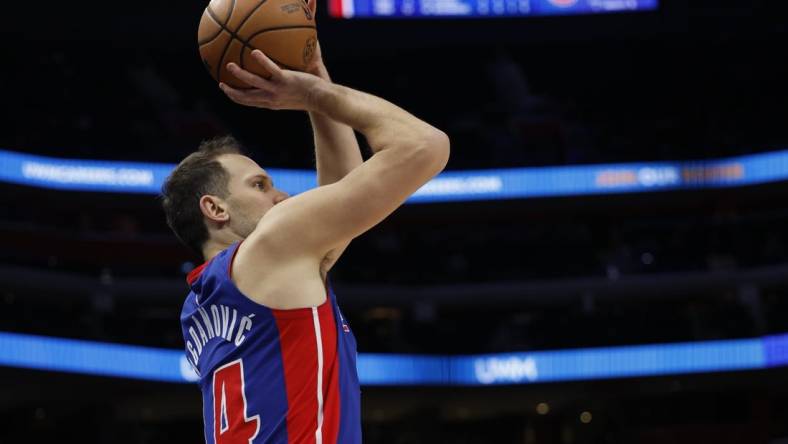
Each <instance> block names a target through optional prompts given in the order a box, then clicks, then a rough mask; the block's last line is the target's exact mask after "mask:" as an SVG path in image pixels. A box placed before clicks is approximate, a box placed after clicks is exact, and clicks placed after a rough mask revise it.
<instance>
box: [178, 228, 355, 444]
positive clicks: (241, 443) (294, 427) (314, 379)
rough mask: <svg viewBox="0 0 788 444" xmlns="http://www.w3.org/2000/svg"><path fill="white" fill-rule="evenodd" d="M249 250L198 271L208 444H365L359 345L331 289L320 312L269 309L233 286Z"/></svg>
mask: <svg viewBox="0 0 788 444" xmlns="http://www.w3.org/2000/svg"><path fill="white" fill-rule="evenodd" d="M239 245H240V243H237V244H234V245H233V246H231V247H229V248H227V249H226V250H224V251H222V252H221V253H219V254H218V255H216V256H215V257H214V258H213V259H212V260H210V261H209V262H206V263H205V264H203V265H201V266H200V267H198V268H197V269H195V270H194V271H192V272H191V273H190V274H189V277H188V279H187V281H188V282H189V285H190V287H191V292H190V293H189V295H188V296H187V297H186V302H185V303H184V305H183V311H182V312H181V327H182V330H183V338H184V341H185V343H186V358H187V359H188V361H189V363H190V364H191V365H192V367H194V369H195V370H196V371H197V373H198V375H199V376H200V380H199V384H200V389H201V391H202V400H203V419H204V421H205V440H206V443H207V444H312V443H314V444H360V443H361V412H360V401H361V399H360V397H361V395H360V393H361V392H360V389H359V382H358V373H357V371H356V340H355V338H354V337H353V333H352V332H351V331H350V328H349V327H348V325H347V322H346V321H345V320H344V318H343V317H342V313H340V311H339V306H338V305H337V302H336V296H335V295H334V294H333V291H331V289H330V286H327V288H326V293H327V296H326V301H325V303H323V304H322V305H320V306H318V307H311V308H300V309H294V310H274V309H271V308H268V307H265V306H263V305H260V304H258V303H256V302H254V301H252V300H251V299H249V298H247V297H246V296H244V295H243V294H242V293H241V292H240V290H238V288H237V287H236V286H235V284H234V283H233V281H232V280H231V279H230V270H231V265H232V260H233V258H234V256H235V252H236V251H237V249H238V246H239Z"/></svg>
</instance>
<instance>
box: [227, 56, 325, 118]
mask: <svg viewBox="0 0 788 444" xmlns="http://www.w3.org/2000/svg"><path fill="white" fill-rule="evenodd" d="M252 57H254V59H255V60H256V61H257V62H258V63H260V65H262V67H263V68H265V70H266V71H268V72H269V73H271V77H269V78H267V79H266V78H263V77H261V76H259V75H257V74H254V73H252V72H249V71H247V70H245V69H243V68H241V67H240V66H238V65H236V64H235V63H229V64H228V65H227V70H228V71H230V73H231V74H232V75H234V76H235V77H237V78H238V79H239V80H241V81H242V82H244V83H246V84H247V85H249V86H251V87H252V89H236V88H233V87H231V86H229V85H227V84H225V83H220V84H219V88H221V89H222V91H224V93H225V94H227V97H229V98H230V99H231V100H232V101H233V102H235V103H239V104H241V105H246V106H254V107H257V108H267V109H274V110H279V109H290V110H302V111H309V110H310V100H311V97H310V96H311V93H312V92H313V90H314V88H315V87H316V86H317V84H318V83H319V82H321V81H322V80H320V78H318V77H316V76H314V75H312V74H307V73H303V72H298V71H290V70H287V69H282V68H280V67H279V65H277V64H276V63H274V62H273V61H272V60H271V59H270V58H268V57H267V56H266V55H265V54H263V52H262V51H260V50H257V49H256V50H254V51H252Z"/></svg>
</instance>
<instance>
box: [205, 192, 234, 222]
mask: <svg viewBox="0 0 788 444" xmlns="http://www.w3.org/2000/svg"><path fill="white" fill-rule="evenodd" d="M200 211H201V212H202V214H203V216H205V217H207V218H208V220H211V221H213V222H216V223H218V224H222V223H224V222H227V221H228V220H230V214H229V213H228V212H227V207H226V205H225V203H224V201H223V200H222V199H221V198H219V197H216V196H211V195H205V196H203V197H201V198H200Z"/></svg>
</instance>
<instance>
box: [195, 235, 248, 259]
mask: <svg viewBox="0 0 788 444" xmlns="http://www.w3.org/2000/svg"><path fill="white" fill-rule="evenodd" d="M240 240H243V238H241V237H240V236H235V235H232V236H227V237H226V238H224V237H223V238H221V239H210V240H208V241H207V242H205V245H203V247H202V257H203V258H204V259H205V262H208V261H209V260H211V259H213V257H214V256H216V255H217V254H219V253H221V252H222V250H225V249H227V247H229V246H230V245H232V244H234V243H236V242H238V241H240Z"/></svg>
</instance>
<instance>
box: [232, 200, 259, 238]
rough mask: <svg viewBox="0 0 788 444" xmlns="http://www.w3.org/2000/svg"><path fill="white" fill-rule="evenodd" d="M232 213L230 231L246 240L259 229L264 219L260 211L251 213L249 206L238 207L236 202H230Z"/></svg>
mask: <svg viewBox="0 0 788 444" xmlns="http://www.w3.org/2000/svg"><path fill="white" fill-rule="evenodd" d="M228 203H229V204H230V205H229V207H230V208H229V209H230V211H231V213H230V214H231V216H230V229H231V230H232V231H233V232H234V233H235V234H237V235H238V236H240V237H242V238H243V239H246V238H247V237H249V235H250V234H252V232H253V231H254V230H255V229H256V228H257V224H258V222H260V219H262V218H263V214H264V213H263V214H260V213H259V210H258V211H250V210H251V209H250V208H249V206H248V205H237V204H236V203H235V202H228Z"/></svg>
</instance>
